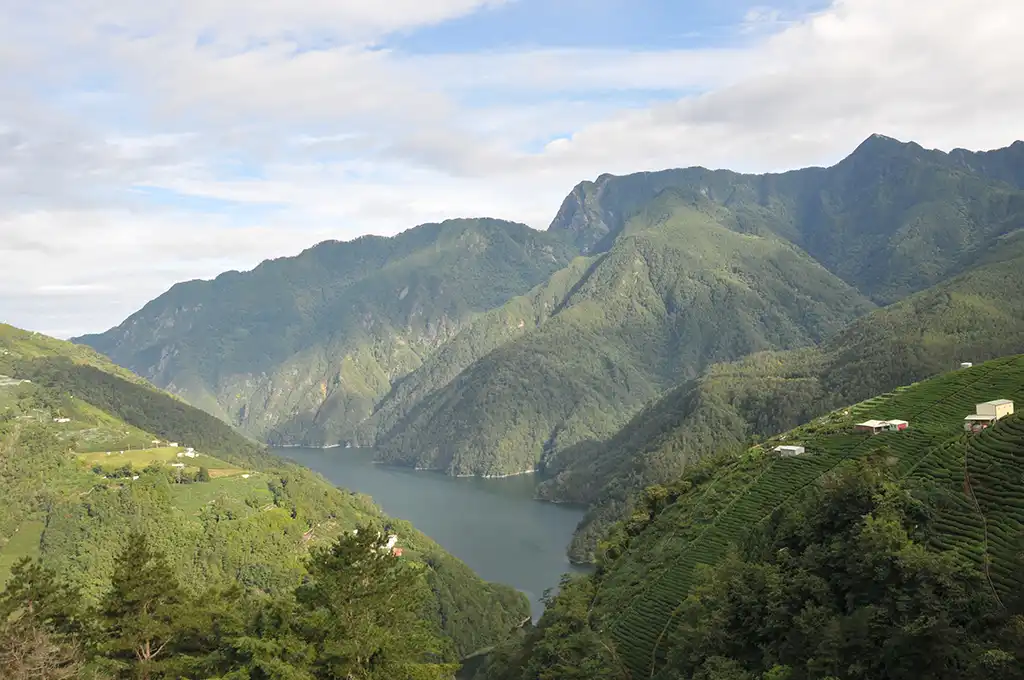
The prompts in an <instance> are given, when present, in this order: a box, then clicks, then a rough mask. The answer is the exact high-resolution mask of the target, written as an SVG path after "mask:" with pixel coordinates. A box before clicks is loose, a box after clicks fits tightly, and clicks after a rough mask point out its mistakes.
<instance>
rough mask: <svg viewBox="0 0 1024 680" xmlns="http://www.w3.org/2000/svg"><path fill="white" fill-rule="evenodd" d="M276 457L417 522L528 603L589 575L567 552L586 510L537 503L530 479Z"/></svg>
mask: <svg viewBox="0 0 1024 680" xmlns="http://www.w3.org/2000/svg"><path fill="white" fill-rule="evenodd" d="M274 450H275V452H276V453H277V454H278V455H280V456H282V457H284V458H289V459H291V460H293V461H295V462H296V463H299V464H300V465H304V466H306V467H308V468H310V469H312V470H315V471H316V472H319V473H320V474H322V475H323V476H324V477H326V478H327V479H328V480H330V481H331V482H333V483H334V484H337V485H338V486H341V487H344V488H346V489H349V490H351V491H356V492H359V493H365V494H368V495H370V496H372V497H373V500H374V501H375V502H376V503H377V504H378V505H379V506H380V507H381V508H383V509H384V511H385V512H386V513H388V514H389V515H392V516H394V517H398V518H400V519H404V520H408V521H410V522H412V523H413V524H414V525H415V526H416V528H417V529H419V530H420V531H422V532H423V533H425V534H427V535H428V536H430V537H431V538H432V539H434V540H435V541H437V542H438V543H439V544H440V545H441V546H443V547H444V548H445V550H447V551H448V552H450V553H451V554H453V555H455V556H456V557H458V558H459V559H461V560H462V561H463V562H465V563H466V564H467V565H469V567H470V568H472V569H473V570H474V571H475V572H476V573H477V574H479V575H480V576H481V578H484V579H486V580H488V581H496V582H499V583H505V584H508V585H510V586H512V587H514V588H516V589H518V590H519V591H521V592H523V593H525V594H526V596H527V597H529V598H530V606H531V610H532V614H533V619H534V620H535V621H536V620H537V619H538V618H539V617H540V614H541V612H542V611H543V603H542V602H541V599H540V598H541V597H542V596H543V594H544V591H545V590H547V589H548V588H555V587H557V586H558V582H559V579H560V578H561V576H562V574H563V573H566V572H572V573H585V572H587V571H589V568H587V567H582V566H578V565H573V564H571V563H570V562H569V559H568V557H567V556H566V553H565V551H566V547H567V546H568V544H569V540H570V538H571V537H572V532H573V530H574V529H575V528H576V524H577V523H578V522H579V521H580V519H582V517H583V508H581V507H578V506H569V505H562V504H558V505H556V504H553V503H548V502H545V501H540V500H537V499H536V498H535V486H536V480H535V479H534V478H533V475H531V474H520V475H514V476H510V477H502V478H482V477H450V476H448V475H445V474H442V473H440V472H432V471H422V470H420V471H417V470H414V469H412V468H404V467H393V466H387V465H380V464H376V463H374V461H373V450H372V449H368V448H358V449H357V448H350V449H345V448H333V449H329V450H327V449H321V448H316V449H311V448H299V447H287V448H281V447H275V449H274Z"/></svg>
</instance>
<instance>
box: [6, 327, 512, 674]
mask: <svg viewBox="0 0 1024 680" xmlns="http://www.w3.org/2000/svg"><path fill="white" fill-rule="evenodd" d="M0 376H2V377H0V582H3V581H4V580H6V579H7V577H8V574H9V571H10V570H11V568H12V567H13V566H14V565H15V564H16V563H17V561H18V560H19V559H21V558H24V557H29V558H37V559H39V560H40V561H41V563H42V565H43V566H44V567H46V568H47V569H50V570H52V571H53V573H54V575H55V577H56V578H57V579H59V581H60V582H61V583H63V584H64V585H66V586H68V587H71V588H73V589H74V590H75V591H76V592H77V593H79V594H80V595H81V597H82V598H83V602H84V603H86V604H88V605H89V606H92V605H95V604H97V603H99V602H101V601H102V600H103V598H104V596H105V592H106V591H105V589H106V588H108V587H109V583H110V579H111V577H112V574H113V572H114V570H115V567H116V556H117V555H118V553H119V551H121V550H122V549H123V548H125V541H126V538H127V536H128V535H129V534H130V533H132V532H133V531H134V532H139V533H141V534H143V535H144V536H145V538H146V540H147V542H148V544H149V545H150V546H151V547H152V548H153V549H154V550H157V551H159V552H161V553H162V554H163V555H164V558H162V559H164V560H165V561H166V563H167V565H168V566H169V568H170V569H172V570H173V573H174V579H175V583H176V584H177V587H180V589H181V592H182V593H184V594H187V595H188V596H189V597H193V596H195V597H198V596H199V595H200V594H201V593H202V592H205V591H206V590H207V589H211V588H213V589H216V588H221V589H230V588H238V589H240V590H241V591H242V592H243V593H248V594H251V595H254V596H256V595H258V596H259V597H276V596H278V595H281V596H284V595H287V594H288V593H290V592H291V590H292V589H293V588H295V587H296V586H297V585H298V584H299V583H300V582H301V581H302V580H303V578H304V576H305V575H306V573H307V572H306V568H307V556H308V554H309V552H310V550H311V549H315V548H318V547H323V546H327V545H329V544H331V542H332V541H334V540H335V539H337V538H338V537H339V536H341V535H342V533H343V532H345V531H348V530H351V529H354V528H356V527H358V526H374V527H377V528H378V529H381V530H384V531H387V532H390V533H394V534H395V535H396V536H397V540H398V543H397V545H398V546H399V547H400V548H401V549H402V550H403V554H402V559H403V560H405V561H407V562H410V563H411V564H416V565H420V567H419V568H420V569H421V570H422V577H423V580H424V583H425V584H426V586H427V588H428V591H427V592H428V594H429V597H430V599H429V601H428V602H427V603H426V604H425V605H424V606H425V609H424V611H423V612H422V614H423V617H424V620H426V621H427V622H428V623H429V624H430V626H431V628H432V629H435V630H436V631H438V633H440V634H443V635H444V636H446V637H448V638H450V640H451V643H452V650H454V653H457V654H463V655H464V654H467V653H469V652H472V651H474V650H476V649H479V648H480V647H484V646H487V645H491V644H494V643H495V642H497V641H499V640H501V639H503V638H504V637H505V636H506V635H507V634H508V633H509V631H510V630H511V629H512V628H514V627H515V626H516V625H518V624H519V623H520V622H521V621H522V620H523V618H525V617H526V616H528V613H529V606H528V603H527V600H526V598H525V597H524V596H523V595H521V594H519V593H517V592H515V590H514V589H512V588H509V587H507V586H502V585H495V584H489V583H485V582H483V581H481V580H480V579H479V578H478V577H477V576H476V575H475V574H474V573H473V572H472V571H471V570H470V569H469V568H468V567H467V566H466V565H465V564H463V563H462V562H460V561H459V560H457V559H455V558H454V557H452V556H451V555H449V554H448V553H446V552H445V551H444V550H443V549H442V548H441V547H440V546H438V545H437V544H436V543H434V542H433V541H432V540H430V539H429V538H428V537H426V536H424V535H423V534H421V533H419V532H418V531H417V530H416V529H415V528H414V527H413V526H412V525H411V524H409V523H408V522H405V521H401V520H393V519H391V518H389V517H387V516H385V515H384V514H383V512H381V510H380V509H379V508H378V507H377V506H375V505H374V504H373V501H372V499H370V498H368V497H366V496H363V495H359V494H354V493H351V492H348V491H345V490H342V489H338V488H336V487H334V486H333V485H331V484H330V483H328V482H327V481H326V480H324V479H323V478H321V477H320V476H318V475H316V474H314V473H312V472H310V471H308V470H306V469H304V468H302V467H300V466H298V465H295V464H292V463H287V462H285V461H282V460H280V459H278V458H276V457H274V456H272V455H270V454H269V453H268V452H267V450H266V449H265V447H264V446H262V445H259V444H257V443H255V442H253V441H251V440H249V439H247V438H245V437H243V436H242V435H240V434H238V433H237V432H235V431H234V430H232V429H231V428H230V427H229V426H228V425H227V424H225V423H223V422H222V421H220V420H218V419H216V418H214V417H213V416H211V415H209V414H207V413H205V412H203V411H200V410H198V409H195V408H193V407H190V406H188V405H186V404H184V403H183V402H182V401H181V400H179V399H177V398H175V397H173V396H171V395H169V394H166V393H164V392H162V391H160V390H158V389H156V388H154V387H153V386H152V385H150V384H148V383H146V382H145V381H143V380H141V379H139V378H137V377H133V376H131V374H128V373H127V372H126V371H124V369H120V368H116V367H113V366H112V365H110V364H109V362H108V361H106V360H105V359H104V358H103V357H101V356H99V355H97V354H96V353H94V352H93V351H92V350H89V349H88V348H85V347H81V346H77V345H72V344H71V343H67V342H62V341H59V340H54V339H52V338H47V337H45V336H42V335H39V334H37V333H29V332H25V331H20V330H18V329H15V328H13V327H11V326H6V325H0ZM129 378H134V379H129ZM417 606H418V605H417Z"/></svg>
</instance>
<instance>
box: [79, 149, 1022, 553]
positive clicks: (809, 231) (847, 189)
mask: <svg viewBox="0 0 1024 680" xmlns="http://www.w3.org/2000/svg"><path fill="white" fill-rule="evenodd" d="M1022 189H1024V143H1021V142H1017V143H1015V144H1013V145H1011V146H1009V147H1007V148H1004V149H999V150H995V151H989V152H971V151H966V150H962V149H957V150H954V151H952V152H949V153H944V152H940V151H934V150H928V149H924V148H922V147H921V146H919V145H917V144H915V143H903V142H899V141H897V140H894V139H892V138H889V137H885V136H882V135H872V136H871V137H870V138H868V139H867V140H865V141H864V142H863V143H862V144H861V145H860V146H858V147H857V149H855V150H854V151H853V153H851V155H850V156H848V157H847V158H845V159H843V160H842V161H840V162H839V163H837V164H836V165H834V166H832V167H828V168H806V169H801V170H794V171H791V172H786V173H781V174H767V175H744V174H739V173H734V172H730V171H725V170H707V169H704V168H685V169H678V170H666V171H661V172H649V173H637V174H633V175H627V176H623V177H616V176H611V175H603V176H601V177H599V178H598V179H597V180H595V181H593V182H583V183H581V184H579V185H578V186H577V187H575V188H574V189H573V190H572V192H571V193H570V194H569V195H568V196H567V197H566V199H565V201H564V202H563V204H562V206H561V208H560V209H559V211H558V213H557V215H556V216H555V218H554V220H553V221H552V223H551V225H550V227H549V228H548V229H547V231H545V232H540V231H534V230H532V229H530V228H528V227H526V226H524V225H519V224H514V223H509V222H501V221H498V220H491V219H476V220H451V221H447V222H443V223H440V224H429V225H422V226H419V227H416V228H413V229H410V230H409V231H406V232H403V233H402V234H399V235H397V236H395V237H391V238H379V237H362V238H360V239H356V240H355V241H352V242H347V243H338V242H326V243H322V244H319V245H318V246H315V247H313V248H311V249H309V250H307V251H305V252H303V253H302V254H300V255H298V256H296V257H291V258H280V259H277V260H273V261H268V262H265V263H263V264H261V265H260V266H259V267H257V268H256V269H254V270H253V271H251V272H244V273H239V272H229V273H226V274H222V275H221V276H219V277H217V278H216V279H214V280H212V281H192V282H188V283H183V284H178V285H176V286H174V287H173V288H172V289H171V290H169V291H168V292H167V293H165V294H164V295H162V296H160V297H158V298H157V299H155V300H154V301H152V302H150V303H149V304H147V305H146V306H145V307H143V308H142V309H141V310H140V311H139V312H137V313H135V314H133V315H132V316H130V317H129V318H128V319H126V320H125V321H124V322H123V323H122V324H120V325H119V326H118V327H116V328H113V329H111V330H109V331H107V332H105V333H101V334H98V335H90V336H84V337H81V338H76V339H75V342H78V343H83V344H87V345H90V346H91V347H93V348H95V349H97V350H99V351H100V352H102V353H104V354H106V355H108V356H109V357H111V358H112V359H113V360H114V361H115V362H117V363H118V364H121V365H122V366H125V367H128V368H130V369H132V370H133V371H135V372H137V373H139V374H140V375H142V376H144V377H145V378H147V379H149V380H152V381H153V382H154V383H156V384H157V385H159V386H161V387H163V388H166V389H168V390H170V391H171V392H174V393H176V394H178V395H180V396H181V397H182V398H184V399H185V400H187V401H188V402H189V403H191V404H193V405H196V406H198V407H200V408H203V409H205V410H207V411H208V412H210V413H212V414H214V415H216V416H218V417H219V418H222V419H223V420H225V421H226V422H228V423H230V424H232V425H234V426H236V427H238V428H239V429H241V430H242V431H243V432H245V433H247V434H249V435H250V436H254V437H257V438H259V439H261V440H262V441H265V442H267V443H269V444H272V445H274V444H289V445H297V444H298V445H309V446H324V445H334V444H339V443H350V444H353V445H357V446H374V447H376V448H377V451H378V454H377V455H378V457H379V459H380V460H382V461H385V462H390V463H397V464H403V465H410V466H415V467H417V468H429V469H437V470H441V471H443V472H446V473H448V474H453V475H488V476H500V475H507V474H515V473H522V472H527V471H534V470H536V471H538V472H540V473H541V474H542V476H543V482H542V484H541V486H540V489H539V493H540V495H541V497H543V498H546V499H548V500H554V501H572V502H582V503H587V504H589V505H590V507H591V510H590V514H589V515H588V519H586V520H585V521H584V524H583V525H581V528H580V531H579V532H578V535H577V539H576V541H575V542H574V545H573V548H572V551H571V554H572V555H573V557H574V559H579V560H587V559H591V558H592V556H593V555H594V551H595V549H596V545H597V541H598V539H599V537H600V536H601V535H602V534H603V532H604V531H605V530H606V529H607V526H608V523H609V522H611V521H613V520H614V519H616V518H618V517H621V516H622V514H623V513H627V514H628V512H629V509H630V507H631V503H632V500H631V499H633V498H635V494H636V492H638V491H639V490H640V489H642V488H643V487H644V486H646V485H648V484H651V483H658V482H661V481H664V480H667V479H671V478H672V477H673V476H675V475H678V474H679V472H680V471H681V470H682V469H684V468H685V467H686V466H687V465H690V464H692V463H693V462H695V461H696V460H697V459H698V458H700V457H701V456H703V455H706V454H708V453H709V452H711V451H713V450H717V449H719V448H721V447H723V446H728V447H735V448H737V449H739V448H742V447H743V446H745V444H746V443H747V442H748V440H749V438H750V437H752V436H763V435H767V434H771V433H773V432H776V431H779V430H780V429H785V428H786V427H792V426H794V425H796V424H799V423H800V422H803V421H804V420H806V419H807V418H810V417H814V416H815V415H818V414H820V413H822V412H824V411H825V410H827V409H829V408H832V407H834V406H835V405H838V404H841V403H849V402H851V401H855V400H856V399H859V398H865V397H866V396H868V395H870V394H873V393H875V392H880V391H885V390H887V389H891V388H893V387H895V386H896V385H899V384H903V383H905V382H909V381H913V380H917V379H920V378H923V377H926V376H928V375H931V374H934V373H935V372H938V371H940V370H944V369H946V368H948V367H949V366H950V365H951V363H952V362H956V361H958V360H966V361H970V360H972V359H973V360H982V359H985V358H990V357H993V356H998V355H1000V354H1006V353H1010V352H1017V351H1022V348H1021V347H1020V344H1019V343H1020V340H1019V338H1020V337H1021V334H1020V332H1019V331H1020V329H1021V322H1020V319H1021V318H1022V315H1021V313H1020V312H1021V310H1020V306H1019V302H1017V301H1016V299H1015V296H1014V290H1015V286H1019V282H1020V281H1019V277H1020V275H1019V273H1018V272H1019V271H1020V270H1021V267H1020V265H1021V260H1020V259H1019V256H1020V254H1021V248H1020V243H1021V231H1020V230H1021V227H1022V226H1024V190H1022ZM979 329H984V330H983V331H979Z"/></svg>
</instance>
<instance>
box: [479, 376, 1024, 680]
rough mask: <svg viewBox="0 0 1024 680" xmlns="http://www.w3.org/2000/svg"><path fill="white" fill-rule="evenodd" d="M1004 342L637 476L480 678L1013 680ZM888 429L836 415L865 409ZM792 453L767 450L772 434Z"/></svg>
mask: <svg viewBox="0 0 1024 680" xmlns="http://www.w3.org/2000/svg"><path fill="white" fill-rule="evenodd" d="M994 398H1006V399H1011V400H1014V401H1016V402H1018V403H1019V402H1020V401H1021V400H1024V356H1013V357H1006V358H1003V359H998V360H993V361H989V362H986V363H984V364H982V365H976V366H974V367H971V368H967V369H962V370H956V371H950V372H947V373H945V374H943V375H941V376H938V377H936V378H933V379H930V380H927V381H924V382H921V383H918V384H915V385H911V386H906V387H903V388H900V389H897V390H894V391H892V392H889V393H886V394H882V395H876V396H875V397H873V398H871V399H868V400H867V401H864V402H861V403H859V404H856V405H854V406H851V407H846V408H842V409H838V410H836V411H833V412H831V413H828V414H826V415H824V416H820V417H817V418H815V419H813V420H811V421H810V422H808V423H806V424H805V425H802V426H800V427H798V428H796V429H794V430H790V431H788V432H785V433H782V434H778V435H775V436H772V437H770V438H768V439H766V440H765V441H763V442H762V443H761V444H758V445H756V446H753V447H750V448H747V449H744V450H742V451H740V452H737V453H730V452H727V451H723V452H721V453H719V454H716V455H712V456H708V457H706V458H704V459H703V460H702V461H701V462H699V463H696V464H694V465H692V466H690V467H689V468H687V469H686V470H685V471H684V472H683V473H682V474H681V475H679V476H677V477H676V478H675V479H674V480H673V481H672V482H671V483H669V484H666V485H658V486H652V487H649V488H648V489H646V490H645V491H644V492H643V494H642V495H641V497H640V500H639V501H638V502H637V504H636V505H635V507H634V509H633V511H632V513H631V514H630V515H629V517H628V518H626V519H624V520H622V521H620V522H618V523H617V524H615V525H613V527H612V529H611V531H610V532H609V533H608V534H607V536H606V538H605V539H604V540H603V541H601V542H600V543H599V550H598V554H597V569H596V572H595V573H594V574H593V575H590V576H584V577H578V578H576V579H569V580H567V581H566V582H565V583H564V584H563V587H562V589H561V592H560V593H559V594H558V595H556V596H554V597H553V598H551V600H550V604H549V606H548V608H547V609H546V610H545V613H544V616H543V617H542V618H541V621H540V622H539V624H538V626H537V627H536V628H535V629H533V630H531V631H530V632H529V633H528V634H527V635H526V636H525V638H524V639H522V640H521V641H520V642H519V643H518V644H510V645H508V646H505V647H504V648H502V649H501V650H499V651H497V652H496V653H495V654H494V655H493V656H492V657H491V659H490V664H489V667H486V668H485V669H484V670H482V671H481V677H487V678H491V679H502V680H512V679H513V678H515V679H516V680H520V679H522V680H525V679H526V678H537V677H544V678H550V679H551V680H555V679H560V678H581V679H582V678H584V677H598V678H607V679H611V678H621V679H623V680H626V679H628V678H637V677H654V678H665V679H668V678H707V679H711V678H721V679H729V680H746V679H750V680H757V679H763V678H808V679H810V678H836V679H838V680H845V679H847V678H864V679H865V680H867V679H868V678H870V679H872V680H884V679H886V678H908V679H909V678H920V677H929V678H950V679H952V678H972V677H977V678H982V677H996V678H1020V677H1024V608H1022V606H1024V602H1022V600H1021V597H1020V593H1021V592H1022V586H1024V522H1022V517H1021V511H1020V507H1021V503H1020V499H1021V498H1022V497H1024V487H1022V482H1021V476H1020V473H1021V470H1022V469H1024V417H1022V416H1021V415H1014V416H1009V417H1005V418H1003V419H1002V420H1000V421H999V422H998V423H996V424H995V425H994V426H993V427H990V428H988V429H986V430H984V431H982V432H980V433H972V434H968V433H965V431H964V428H963V418H964V417H965V415H966V414H969V413H972V412H973V411H974V406H975V404H977V403H979V402H982V401H987V400H991V399H994ZM900 416H902V417H903V418H905V419H907V420H908V421H909V422H910V426H909V428H908V429H906V430H904V431H899V432H888V433H882V434H878V435H872V434H864V433H858V432H855V431H854V429H853V424H854V423H857V422H860V421H862V420H865V419H869V418H892V417H900ZM784 443H785V444H799V445H801V446H803V447H804V448H805V453H804V454H801V455H797V456H791V457H785V456H781V455H780V454H779V453H777V452H776V451H775V447H776V446H778V445H780V444H784Z"/></svg>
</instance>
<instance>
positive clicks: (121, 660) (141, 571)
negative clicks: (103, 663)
mask: <svg viewBox="0 0 1024 680" xmlns="http://www.w3.org/2000/svg"><path fill="white" fill-rule="evenodd" d="M183 603H184V597H183V595H182V593H181V590H180V587H179V585H178V581H177V579H176V577H175V574H174V572H173V571H172V569H171V567H170V566H169V564H168V562H167V560H166V558H165V557H164V555H163V554H161V553H160V552H158V551H156V550H154V549H153V548H151V547H150V545H149V541H148V540H147V539H146V536H145V534H142V533H137V532H133V533H131V534H130V535H129V536H128V540H127V543H126V545H125V548H124V550H123V552H122V553H121V554H120V555H119V556H118V558H117V562H116V563H115V565H114V574H113V577H112V579H111V587H110V590H109V591H108V593H107V594H106V596H105V597H104V598H103V601H102V603H101V605H100V618H101V622H102V625H103V633H104V640H103V642H102V643H101V644H100V645H99V646H98V651H99V652H100V653H101V654H102V655H103V656H104V657H105V658H106V659H107V660H108V661H109V662H110V664H109V665H110V667H111V670H112V671H113V672H115V673H116V674H117V676H118V677H122V678H142V679H144V680H145V679H147V678H150V677H153V676H154V675H157V674H158V672H159V670H160V666H161V662H162V661H163V660H164V659H165V658H167V657H168V656H169V655H170V652H171V651H172V650H171V648H170V646H171V645H172V644H173V642H174V640H175V633H176V629H175V627H176V620H177V618H178V617H179V616H180V615H181V613H182V611H181V605H182V604H183Z"/></svg>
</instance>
